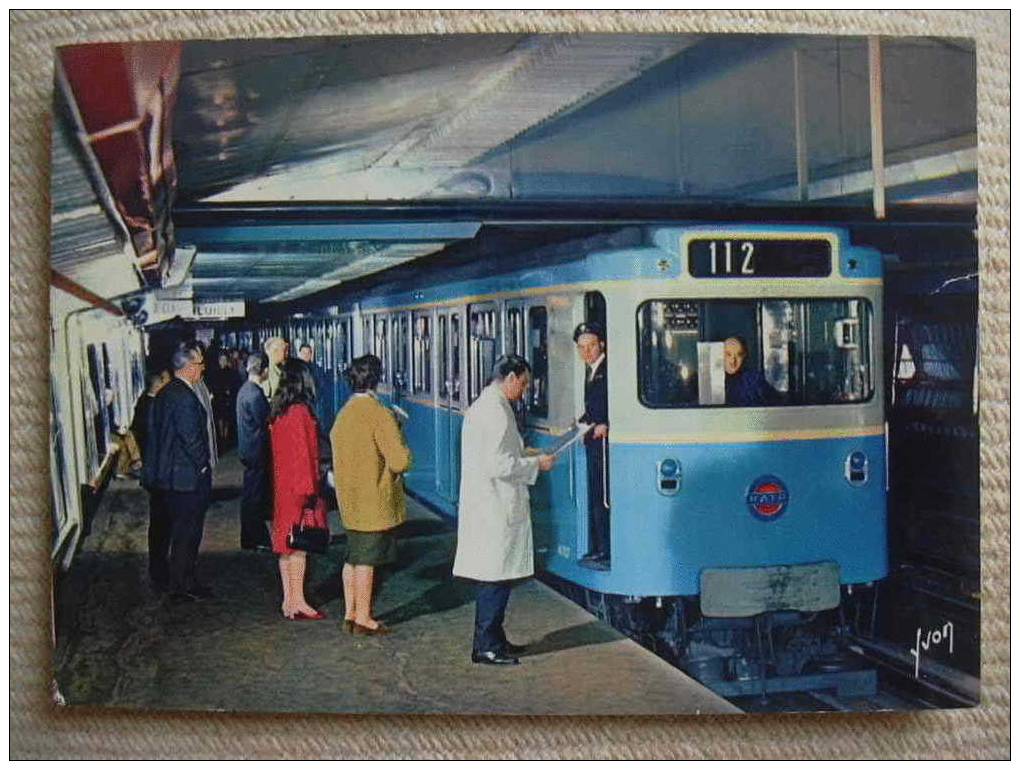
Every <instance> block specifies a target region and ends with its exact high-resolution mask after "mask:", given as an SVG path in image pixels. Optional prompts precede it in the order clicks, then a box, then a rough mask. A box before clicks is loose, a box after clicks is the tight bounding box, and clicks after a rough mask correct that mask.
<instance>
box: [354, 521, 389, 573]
mask: <svg viewBox="0 0 1020 780" xmlns="http://www.w3.org/2000/svg"><path fill="white" fill-rule="evenodd" d="M344 560H345V561H346V562H347V563H349V564H351V565H352V566H385V565H386V564H388V563H396V562H397V539H396V536H394V534H393V530H392V529H390V530H387V531H347V557H346V558H345V559H344Z"/></svg>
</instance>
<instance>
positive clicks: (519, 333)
mask: <svg viewBox="0 0 1020 780" xmlns="http://www.w3.org/2000/svg"><path fill="white" fill-rule="evenodd" d="M504 352H506V353H507V354H508V355H521V356H522V357H523V355H524V316H523V312H522V311H521V308H520V306H507V309H506V349H505V350H504Z"/></svg>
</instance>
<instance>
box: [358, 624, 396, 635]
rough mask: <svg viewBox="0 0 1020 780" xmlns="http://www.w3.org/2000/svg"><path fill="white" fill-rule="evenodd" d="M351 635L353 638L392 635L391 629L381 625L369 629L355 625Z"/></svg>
mask: <svg viewBox="0 0 1020 780" xmlns="http://www.w3.org/2000/svg"><path fill="white" fill-rule="evenodd" d="M351 633H352V634H354V636H386V635H387V634H392V633H393V629H391V628H389V627H387V626H384V625H383V624H382V623H380V624H379V625H378V627H376V628H369V627H368V626H363V625H361V623H355V624H354V630H352V631H351Z"/></svg>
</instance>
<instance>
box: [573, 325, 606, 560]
mask: <svg viewBox="0 0 1020 780" xmlns="http://www.w3.org/2000/svg"><path fill="white" fill-rule="evenodd" d="M574 343H575V344H576V345H577V354H578V355H579V356H580V357H581V360H582V361H583V362H584V364H585V372H584V414H583V415H581V417H580V418H579V421H580V422H585V423H590V424H591V425H593V426H594V427H593V428H592V429H591V431H589V433H588V435H587V436H586V437H585V441H584V445H585V454H586V455H587V461H588V554H587V555H585V556H584V557H583V558H581V561H580V562H581V565H582V566H587V567H588V568H593V569H608V568H609V463H608V457H607V455H608V452H607V449H608V445H609V377H608V366H607V365H606V336H605V331H604V330H603V328H602V325H600V324H599V323H597V322H582V323H581V324H580V325H578V326H577V327H576V328H575V329H574Z"/></svg>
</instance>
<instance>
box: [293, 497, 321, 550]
mask: <svg viewBox="0 0 1020 780" xmlns="http://www.w3.org/2000/svg"><path fill="white" fill-rule="evenodd" d="M287 544H288V545H289V546H290V547H291V548H293V549H295V550H304V551H305V552H310V553H324V552H326V548H328V547H329V527H328V526H326V527H323V526H321V525H318V524H317V523H316V520H315V512H313V511H312V510H311V509H309V508H308V507H305V508H304V509H302V510H301V522H300V523H297V524H295V525H294V526H293V527H292V528H291V530H290V533H289V534H288V535H287Z"/></svg>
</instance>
